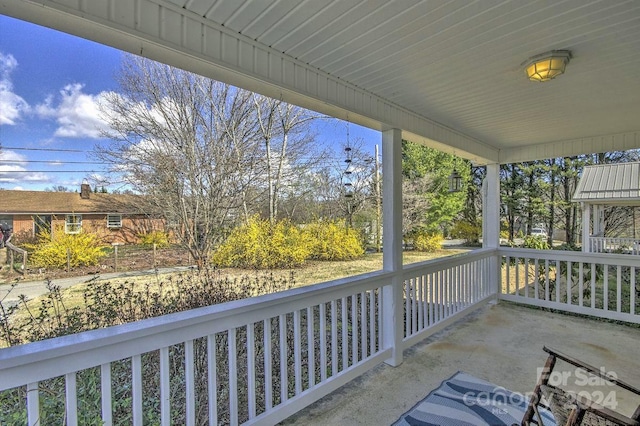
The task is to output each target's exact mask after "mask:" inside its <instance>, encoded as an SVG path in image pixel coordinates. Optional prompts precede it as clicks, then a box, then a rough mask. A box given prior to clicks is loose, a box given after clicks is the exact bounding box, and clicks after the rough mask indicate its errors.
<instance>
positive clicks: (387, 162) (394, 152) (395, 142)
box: [382, 129, 404, 367]
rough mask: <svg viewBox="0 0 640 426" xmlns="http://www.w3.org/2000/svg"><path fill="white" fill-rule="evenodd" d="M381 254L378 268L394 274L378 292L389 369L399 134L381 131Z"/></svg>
mask: <svg viewBox="0 0 640 426" xmlns="http://www.w3.org/2000/svg"><path fill="white" fill-rule="evenodd" d="M382 170H383V174H382V187H383V190H382V193H383V203H382V212H383V220H382V223H383V239H382V242H383V253H382V269H384V270H385V271H388V272H394V275H393V277H392V279H391V283H390V284H389V285H387V286H386V287H384V288H383V289H382V337H383V345H384V347H385V348H391V350H392V352H391V358H389V359H388V360H387V361H385V362H386V363H387V364H389V365H391V366H394V367H395V366H397V365H400V364H401V363H402V349H403V345H402V339H403V337H404V336H403V329H404V327H403V324H402V321H403V320H404V314H403V305H402V133H401V131H400V129H392V130H387V131H384V132H382Z"/></svg>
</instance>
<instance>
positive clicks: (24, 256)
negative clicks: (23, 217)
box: [4, 241, 28, 275]
mask: <svg viewBox="0 0 640 426" xmlns="http://www.w3.org/2000/svg"><path fill="white" fill-rule="evenodd" d="M4 245H5V247H6V248H7V250H11V256H10V259H8V260H9V262H10V264H11V266H10V268H11V269H10V270H11V271H13V269H14V268H13V252H14V251H15V252H17V253H19V254H21V255H22V271H18V272H20V273H22V274H23V275H26V274H27V256H28V252H27V251H26V250H25V249H22V248H20V247H17V246H14V245H13V244H11V243H10V242H9V241H7V242H5V243H4Z"/></svg>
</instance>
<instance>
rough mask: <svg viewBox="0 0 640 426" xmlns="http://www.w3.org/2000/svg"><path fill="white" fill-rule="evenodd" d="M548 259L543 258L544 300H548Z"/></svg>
mask: <svg viewBox="0 0 640 426" xmlns="http://www.w3.org/2000/svg"><path fill="white" fill-rule="evenodd" d="M549 273H550V271H549V259H545V260H544V300H549Z"/></svg>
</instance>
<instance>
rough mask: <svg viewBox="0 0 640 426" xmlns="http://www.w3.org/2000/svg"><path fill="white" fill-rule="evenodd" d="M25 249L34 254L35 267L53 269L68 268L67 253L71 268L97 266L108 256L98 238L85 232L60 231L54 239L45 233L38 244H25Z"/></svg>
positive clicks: (32, 257) (32, 258)
mask: <svg viewBox="0 0 640 426" xmlns="http://www.w3.org/2000/svg"><path fill="white" fill-rule="evenodd" d="M25 247H26V248H27V250H29V251H31V252H32V253H31V255H30V257H29V259H30V260H31V262H32V263H33V264H34V265H37V266H43V267H51V268H64V267H66V266H67V253H68V254H69V265H70V266H71V267H76V266H91V265H97V264H98V262H100V259H102V258H103V257H105V256H106V255H107V253H106V251H105V250H104V249H105V248H106V246H105V245H104V244H102V243H101V242H100V239H99V238H98V236H96V235H95V234H89V233H85V232H80V233H79V234H65V233H64V232H62V231H60V232H56V233H55V237H54V238H53V239H52V238H51V233H50V232H47V231H43V232H41V233H40V234H39V236H38V242H37V243H36V244H25Z"/></svg>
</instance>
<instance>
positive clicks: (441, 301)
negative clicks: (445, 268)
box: [437, 270, 444, 321]
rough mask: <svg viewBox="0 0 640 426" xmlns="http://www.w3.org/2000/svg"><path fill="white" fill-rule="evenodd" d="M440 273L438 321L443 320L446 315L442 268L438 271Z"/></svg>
mask: <svg viewBox="0 0 640 426" xmlns="http://www.w3.org/2000/svg"><path fill="white" fill-rule="evenodd" d="M437 275H438V278H437V279H438V306H437V308H438V321H441V320H442V319H443V318H442V317H443V316H444V295H443V293H444V291H443V290H444V283H443V282H442V270H440V271H438V272H437Z"/></svg>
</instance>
